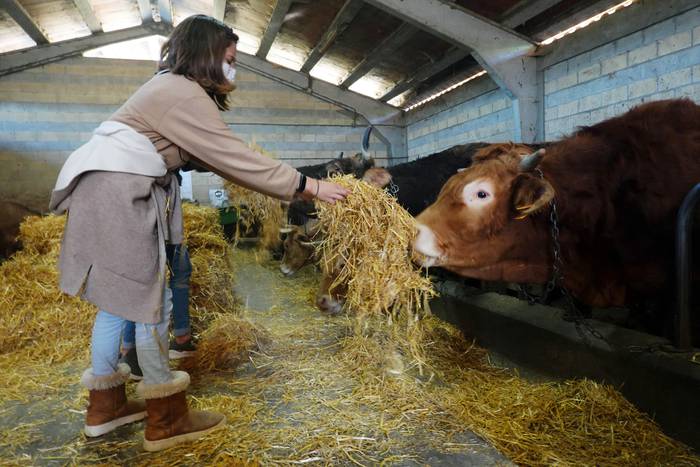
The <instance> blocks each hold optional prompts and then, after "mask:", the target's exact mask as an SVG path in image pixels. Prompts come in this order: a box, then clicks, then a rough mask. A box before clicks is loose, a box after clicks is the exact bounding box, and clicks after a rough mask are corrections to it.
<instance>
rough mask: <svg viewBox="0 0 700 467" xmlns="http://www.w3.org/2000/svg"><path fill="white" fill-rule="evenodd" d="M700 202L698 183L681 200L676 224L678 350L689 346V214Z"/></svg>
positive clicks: (691, 248) (691, 249)
mask: <svg viewBox="0 0 700 467" xmlns="http://www.w3.org/2000/svg"><path fill="white" fill-rule="evenodd" d="M698 201H700V183H698V184H697V185H695V186H694V187H693V188H692V189H691V190H690V191H689V192H688V194H687V195H686V196H685V199H683V204H681V207H680V209H679V210H678V218H677V221H676V315H675V316H674V325H675V335H674V338H675V339H674V341H675V342H674V344H675V345H676V347H678V348H679V349H690V348H691V347H692V345H693V342H692V336H691V332H690V280H691V277H690V276H691V269H692V261H693V258H692V256H693V242H692V235H693V214H694V212H695V207H696V206H697V204H698Z"/></svg>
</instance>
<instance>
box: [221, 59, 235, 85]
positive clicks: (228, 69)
mask: <svg viewBox="0 0 700 467" xmlns="http://www.w3.org/2000/svg"><path fill="white" fill-rule="evenodd" d="M222 68H223V70H224V77H226V79H227V80H229V81H230V82H232V83H233V82H234V81H236V69H235V68H234V67H232V66H231V65H229V63H228V62H224V63H223V65H222Z"/></svg>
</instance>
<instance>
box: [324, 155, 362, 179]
mask: <svg viewBox="0 0 700 467" xmlns="http://www.w3.org/2000/svg"><path fill="white" fill-rule="evenodd" d="M372 167H374V159H372V158H371V157H369V158H368V157H365V156H364V155H363V154H361V153H357V154H355V155H354V156H350V157H342V155H341V156H340V157H339V158H337V159H333V160H332V161H330V162H328V163H327V164H326V176H327V177H332V176H333V175H346V174H347V175H350V174H352V175H353V176H354V177H355V178H362V176H363V175H364V173H365V172H366V171H367V169H370V168H372Z"/></svg>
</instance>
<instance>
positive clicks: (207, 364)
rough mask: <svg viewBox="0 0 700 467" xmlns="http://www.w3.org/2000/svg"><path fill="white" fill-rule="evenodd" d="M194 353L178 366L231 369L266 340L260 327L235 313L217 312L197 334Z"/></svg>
mask: <svg viewBox="0 0 700 467" xmlns="http://www.w3.org/2000/svg"><path fill="white" fill-rule="evenodd" d="M199 338H200V342H199V344H198V345H197V353H196V354H195V356H194V357H192V358H188V359H185V360H183V361H182V364H181V365H180V369H182V370H185V371H187V372H188V373H190V374H201V373H211V372H212V371H227V370H235V369H236V368H238V366H239V365H240V364H241V363H243V362H245V361H248V355H249V352H250V351H251V350H257V349H260V348H261V347H262V346H263V345H265V344H268V343H269V342H270V337H269V335H268V334H267V333H266V332H265V330H264V329H262V328H260V327H258V326H255V325H254V324H253V323H251V322H250V321H248V320H245V319H241V317H240V316H238V315H237V314H223V313H219V314H217V315H214V316H213V319H212V320H211V322H209V323H208V325H207V328H206V329H205V330H204V331H203V332H201V333H200V335H199Z"/></svg>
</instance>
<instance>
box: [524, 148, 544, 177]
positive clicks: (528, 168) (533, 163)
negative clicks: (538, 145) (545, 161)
mask: <svg viewBox="0 0 700 467" xmlns="http://www.w3.org/2000/svg"><path fill="white" fill-rule="evenodd" d="M544 153H545V150H544V148H543V149H538V150H537V151H535V152H533V153H532V154H530V155H529V156H525V157H523V158H522V160H521V161H520V166H519V167H518V168H519V169H520V171H521V172H532V171H533V170H535V168H536V167H537V165H538V164H539V163H540V161H541V160H542V157H544Z"/></svg>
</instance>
